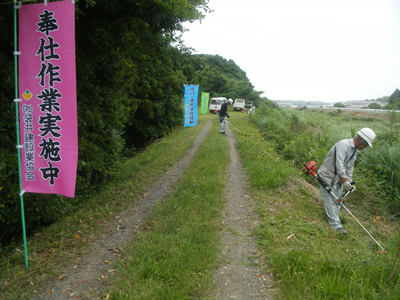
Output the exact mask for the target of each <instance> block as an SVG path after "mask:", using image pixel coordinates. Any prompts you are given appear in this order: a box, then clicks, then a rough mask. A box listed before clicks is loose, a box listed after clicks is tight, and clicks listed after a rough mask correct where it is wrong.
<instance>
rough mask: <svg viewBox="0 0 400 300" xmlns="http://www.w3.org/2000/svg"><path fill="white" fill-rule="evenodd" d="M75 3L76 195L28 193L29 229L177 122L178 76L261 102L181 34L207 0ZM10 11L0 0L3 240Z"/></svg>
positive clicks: (11, 227) (11, 131) (242, 76)
mask: <svg viewBox="0 0 400 300" xmlns="http://www.w3.org/2000/svg"><path fill="white" fill-rule="evenodd" d="M9 2H11V1H9ZM33 2H34V1H33ZM36 2H39V1H36ZM23 5H27V4H23ZM75 8H76V20H75V27H76V36H75V39H76V76H77V106H78V140H79V141H78V142H79V156H78V157H79V159H78V173H77V185H76V196H75V198H74V199H67V200H66V199H65V197H60V196H57V195H43V194H30V193H27V194H25V195H24V201H25V211H26V213H25V215H26V229H27V231H28V233H29V232H33V230H35V229H37V228H38V227H40V226H43V225H46V224H50V223H52V222H54V221H55V220H57V219H58V218H59V217H60V215H62V214H64V213H68V212H71V211H74V210H76V209H77V208H78V207H79V206H81V205H83V204H84V203H85V199H86V198H87V197H88V195H89V194H90V193H91V191H92V190H94V189H96V188H97V187H99V186H100V185H101V183H103V182H105V181H106V180H108V179H109V178H110V174H111V172H110V171H111V170H112V168H113V167H114V166H115V164H116V163H118V161H119V160H121V159H124V158H125V157H127V156H129V155H132V154H134V153H135V151H136V150H138V149H141V148H143V147H146V146H147V145H148V144H149V143H151V142H152V141H154V140H155V139H158V138H161V137H163V136H164V135H165V134H167V133H168V132H170V131H171V130H174V128H176V127H177V126H182V124H183V115H182V98H183V85H184V84H198V85H200V89H201V91H203V92H209V93H210V94H211V96H220V95H221V96H225V97H230V98H233V99H234V98H243V99H246V100H248V101H253V103H254V104H256V105H257V103H261V102H262V101H267V99H266V98H260V94H261V93H262V92H257V91H254V87H253V85H252V84H251V83H250V81H249V80H248V78H247V77H246V73H245V72H244V71H243V70H241V69H240V68H239V67H238V66H237V65H236V64H235V63H234V62H233V61H232V60H226V59H224V58H222V57H220V56H218V55H216V56H212V55H192V54H191V51H190V49H188V48H187V47H186V46H185V45H184V44H183V43H182V41H180V39H179V34H180V33H181V32H182V31H183V30H184V29H183V26H182V24H183V22H186V21H189V22H192V21H195V20H201V19H202V18H204V17H205V14H207V13H208V12H210V9H209V7H208V0H174V1H168V0H157V1H149V0H126V1H117V0H96V1H94V0H86V1H83V0H77V1H76V5H75ZM13 14H14V12H13V5H12V3H9V4H7V5H4V4H2V5H1V9H0V26H1V28H2V30H1V31H0V66H1V68H0V132H1V137H2V138H1V139H0V154H1V161H0V182H1V185H0V227H1V228H2V230H1V231H0V246H1V244H3V245H4V244H7V243H8V242H10V240H11V238H12V237H14V236H17V237H18V236H20V235H21V222H20V205H19V197H18V193H19V183H18V163H17V151H16V150H15V143H16V129H15V114H14V111H15V108H14V103H13V102H12V99H13V98H14V81H15V79H14V57H13V50H14V49H13V41H14V38H13Z"/></svg>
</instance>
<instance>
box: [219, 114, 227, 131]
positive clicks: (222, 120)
mask: <svg viewBox="0 0 400 300" xmlns="http://www.w3.org/2000/svg"><path fill="white" fill-rule="evenodd" d="M219 129H220V130H219V131H220V132H225V131H226V117H219Z"/></svg>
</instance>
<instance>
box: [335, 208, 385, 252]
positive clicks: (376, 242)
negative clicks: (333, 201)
mask: <svg viewBox="0 0 400 300" xmlns="http://www.w3.org/2000/svg"><path fill="white" fill-rule="evenodd" d="M340 205H341V206H342V207H343V208H344V209H345V210H346V211H347V212H348V213H349V215H350V216H352V217H353V219H354V220H356V222H357V223H358V225H360V226H361V227H362V229H364V231H365V232H366V233H367V234H368V235H369V237H370V238H371V239H372V240H373V241H374V242H375V244H377V245H378V246H379V248H381V249H382V250H383V251H385V249H383V247H382V246H381V244H379V243H378V241H377V240H375V239H374V237H373V236H372V235H371V234H370V233H369V232H368V230H367V229H365V227H364V226H363V225H362V224H361V223H360V221H358V220H357V218H356V217H355V216H354V215H353V214H352V213H351V211H350V210H348V209H347V207H346V206H344V204H343V203H340Z"/></svg>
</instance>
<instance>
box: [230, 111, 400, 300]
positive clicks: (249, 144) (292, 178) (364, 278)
mask: <svg viewBox="0 0 400 300" xmlns="http://www.w3.org/2000/svg"><path fill="white" fill-rule="evenodd" d="M263 112H264V111H263V110H258V114H260V113H261V114H262V113H263ZM318 120H319V119H318V118H313V121H314V123H313V125H312V126H311V125H310V124H307V122H306V121H304V120H302V119H299V118H293V117H292V116H291V114H290V113H288V114H286V115H285V113H284V112H281V111H276V112H268V113H267V117H266V116H265V115H261V116H260V115H258V116H257V115H256V116H254V117H252V121H254V124H255V125H258V126H259V129H257V128H255V127H253V125H250V124H247V125H246V124H245V120H240V121H236V120H235V123H234V120H232V121H231V122H232V123H234V125H235V126H237V125H238V124H241V126H242V129H241V130H242V131H244V134H237V136H236V137H237V138H238V141H239V142H238V144H239V148H240V152H241V155H242V156H243V158H244V163H245V167H246V169H248V172H249V173H250V174H251V173H252V172H255V174H256V175H255V176H250V181H251V184H252V187H253V188H254V190H253V193H254V195H255V198H256V199H258V205H257V210H258V212H259V215H260V220H261V224H260V227H259V228H257V229H256V231H255V235H256V236H257V238H258V242H259V245H260V249H261V251H262V253H263V255H264V256H265V257H266V259H267V264H268V266H269V269H267V270H265V272H272V275H273V276H274V278H275V280H276V285H277V288H278V289H279V299H371V300H372V299H400V285H399V284H400V265H399V262H398V259H397V257H398V256H399V250H400V249H399V245H400V236H399V234H398V233H396V232H395V231H394V228H398V225H396V223H393V222H392V223H389V222H387V221H385V218H384V216H382V217H380V216H374V215H371V214H370V211H368V210H367V209H365V208H366V207H365V206H364V205H363V203H360V202H358V201H354V200H351V199H350V200H347V201H348V203H346V206H347V207H348V208H349V209H350V210H351V211H353V212H354V210H355V214H356V215H357V217H358V219H359V220H361V222H362V224H363V225H364V226H365V227H366V228H368V230H369V232H371V233H372V235H373V236H375V238H377V239H378V240H380V241H381V243H382V244H383V245H384V247H386V248H385V249H386V251H387V252H386V254H380V252H379V247H378V246H377V245H376V244H375V243H374V242H373V241H372V240H371V239H370V238H369V237H368V236H367V235H366V233H365V232H364V231H363V230H362V229H361V227H360V226H359V225H358V223H357V222H356V221H355V220H354V219H352V218H351V217H350V216H349V215H348V214H344V213H341V215H340V216H341V219H342V222H343V223H344V226H345V227H346V228H347V229H348V230H349V232H350V233H349V236H341V235H338V234H336V233H335V232H334V231H333V230H331V229H330V227H329V225H328V224H327V222H326V217H325V213H324V210H323V206H322V202H321V200H320V199H319V198H320V196H319V193H318V190H317V189H314V191H313V190H312V189H310V187H309V186H307V185H305V184H304V183H302V182H301V181H300V180H298V179H297V178H296V177H301V178H303V179H307V178H306V177H305V176H304V174H302V172H301V171H300V170H299V168H298V167H297V165H295V164H290V162H285V161H284V159H285V157H286V155H285V154H284V153H283V152H279V151H277V153H275V151H276V150H277V148H276V145H277V143H276V142H275V141H274V140H273V138H274V133H269V132H265V131H266V130H267V131H268V130H270V129H272V128H278V130H280V131H284V130H287V131H288V132H285V133H284V134H283V136H284V139H287V137H290V139H291V142H293V144H294V145H297V146H298V147H299V146H301V145H303V147H304V148H305V149H309V148H308V144H307V142H304V141H301V140H302V139H304V138H305V137H307V138H308V139H309V140H310V143H311V141H314V143H313V145H314V147H319V146H320V145H321V143H327V144H328V145H321V146H322V147H321V150H319V151H320V152H321V157H324V156H325V155H326V152H327V150H329V148H330V147H331V146H332V145H333V143H334V141H333V140H332V138H331V134H330V131H329V130H328V129H329V128H330V130H331V131H335V132H336V133H339V132H340V130H337V129H336V127H335V123H329V124H327V122H326V121H325V124H324V126H323V130H321V129H320V128H317V127H314V126H315V125H316V124H317V121H318ZM293 122H294V123H296V122H302V123H303V122H304V123H303V124H302V125H301V126H302V127H303V128H307V129H305V130H306V131H313V132H317V133H318V134H316V135H315V136H309V135H307V133H306V132H302V130H299V131H297V133H296V134H292V133H291V132H290V123H293ZM266 124H270V125H268V126H266ZM353 125H354V124H353ZM353 125H348V124H347V125H346V124H341V126H340V128H346V126H348V128H349V129H350V127H351V126H353ZM362 125H363V124H358V123H357V125H356V126H357V128H358V127H359V126H362ZM245 126H247V128H248V129H249V131H250V132H251V134H246V133H247V132H246V129H247V128H246V127H245ZM301 126H299V128H300V127H301ZM380 126H381V124H380ZM243 127H245V128H246V129H243ZM349 135H350V134H349ZM261 137H264V138H265V139H261ZM335 137H336V135H335ZM349 137H351V135H350V136H348V137H347V138H349ZM306 141H307V140H306ZM371 150H372V149H369V150H368V151H371ZM303 151H304V153H307V151H305V150H303ZM274 153H275V154H274ZM318 153H319V152H318V150H316V152H315V154H318ZM322 153H323V154H322ZM366 153H367V155H372V154H370V152H366ZM277 154H278V155H277ZM279 154H280V155H279ZM375 156H376V154H375ZM246 157H247V158H246ZM264 157H274V160H273V162H272V163H269V162H268V160H266V159H265V158H264ZM293 157H295V155H294V156H293ZM293 157H292V159H293ZM321 159H322V158H321ZM257 163H258V164H260V165H261V166H256V165H257ZM262 165H265V166H267V167H265V168H263V167H262ZM255 166H256V167H255ZM293 167H295V168H293ZM357 168H358V169H364V168H363V167H361V166H357ZM273 169H280V170H279V171H278V172H280V173H281V174H282V173H284V174H285V175H284V176H282V177H280V176H278V179H279V178H284V179H282V180H281V179H279V180H276V181H275V180H274V179H271V177H274V176H275V173H274V172H271V170H273ZM283 170H284V171H283ZM365 175H368V174H362V176H365ZM260 178H261V179H262V180H264V181H265V182H264V183H261V182H260V181H261V180H259V179H260ZM270 182H273V184H270ZM368 184H371V182H363V185H365V186H367V185H368ZM260 187H264V188H265V189H261V190H260ZM361 190H362V188H361ZM315 193H316V194H315ZM396 226H397V227H396ZM382 241H383V242H382Z"/></svg>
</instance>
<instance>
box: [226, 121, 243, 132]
mask: <svg viewBox="0 0 400 300" xmlns="http://www.w3.org/2000/svg"><path fill="white" fill-rule="evenodd" d="M226 122H228V124H229V125H231V126H232V127H233V128H235V129H236V131H237V132H239V133H241V132H240V131H239V130H238V129H237V128H236V127H235V126H233V125H232V123H231V122H229V121H228V120H226Z"/></svg>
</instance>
